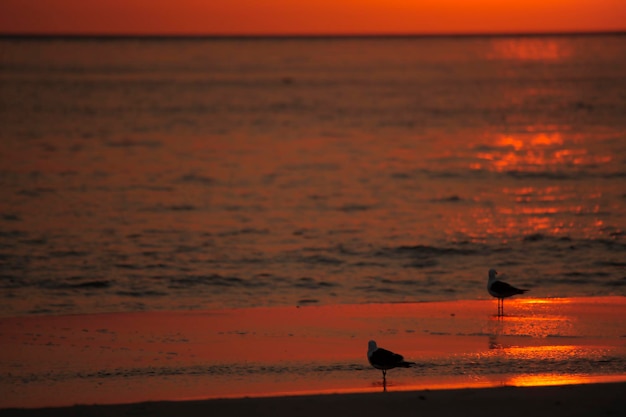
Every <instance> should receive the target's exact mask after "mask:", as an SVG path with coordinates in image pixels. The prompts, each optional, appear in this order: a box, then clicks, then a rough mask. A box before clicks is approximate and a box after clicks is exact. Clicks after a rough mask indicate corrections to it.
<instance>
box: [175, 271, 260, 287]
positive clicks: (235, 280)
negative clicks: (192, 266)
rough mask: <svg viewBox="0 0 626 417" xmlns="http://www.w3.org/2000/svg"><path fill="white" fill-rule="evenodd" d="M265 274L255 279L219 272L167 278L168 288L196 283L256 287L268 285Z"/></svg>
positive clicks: (192, 285)
mask: <svg viewBox="0 0 626 417" xmlns="http://www.w3.org/2000/svg"><path fill="white" fill-rule="evenodd" d="M266 278H267V277H266V276H263V275H256V276H255V279H250V280H246V279H243V278H240V277H235V276H222V275H219V274H212V275H196V276H185V277H181V278H169V288H172V289H176V288H188V287H194V286H198V285H202V286H216V287H245V288H258V287H266V286H268V285H270V282H268V281H266Z"/></svg>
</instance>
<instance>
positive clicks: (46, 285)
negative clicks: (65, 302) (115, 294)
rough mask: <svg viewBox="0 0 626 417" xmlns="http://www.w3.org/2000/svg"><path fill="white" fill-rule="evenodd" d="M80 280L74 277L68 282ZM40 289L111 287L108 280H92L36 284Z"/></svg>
mask: <svg viewBox="0 0 626 417" xmlns="http://www.w3.org/2000/svg"><path fill="white" fill-rule="evenodd" d="M78 279H80V278H77V277H74V278H70V279H69V280H78ZM38 286H39V287H41V288H46V289H50V290H89V289H104V288H110V287H111V286H112V283H111V281H109V280H94V281H80V282H76V283H72V282H67V281H63V282H56V281H42V282H40V283H39V284H38Z"/></svg>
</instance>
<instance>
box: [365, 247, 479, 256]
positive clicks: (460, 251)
mask: <svg viewBox="0 0 626 417" xmlns="http://www.w3.org/2000/svg"><path fill="white" fill-rule="evenodd" d="M477 253H478V250H476V249H465V248H450V247H447V248H439V247H436V246H429V245H415V246H404V245H403V246H397V247H395V248H385V249H382V250H381V251H379V252H378V253H377V255H379V256H394V255H396V256H414V257H428V256H447V255H476V254H477Z"/></svg>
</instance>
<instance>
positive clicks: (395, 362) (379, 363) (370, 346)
mask: <svg viewBox="0 0 626 417" xmlns="http://www.w3.org/2000/svg"><path fill="white" fill-rule="evenodd" d="M367 360H368V361H369V362H370V364H371V365H372V366H373V367H374V368H376V369H380V370H381V371H383V385H386V383H387V371H388V370H389V369H393V368H409V367H411V365H415V362H407V361H405V360H404V357H403V356H402V355H399V354H397V353H393V352H391V351H389V350H387V349H383V348H379V347H378V346H376V342H375V341H373V340H370V341H369V342H368V343H367Z"/></svg>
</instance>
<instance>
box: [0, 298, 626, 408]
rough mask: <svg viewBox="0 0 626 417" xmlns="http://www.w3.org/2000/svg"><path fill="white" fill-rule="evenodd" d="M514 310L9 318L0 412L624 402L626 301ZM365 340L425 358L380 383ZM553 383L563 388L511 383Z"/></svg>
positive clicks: (4, 325)
mask: <svg viewBox="0 0 626 417" xmlns="http://www.w3.org/2000/svg"><path fill="white" fill-rule="evenodd" d="M505 308H506V314H507V315H506V316H505V317H504V318H502V319H499V318H497V317H496V316H495V313H496V311H495V310H496V304H495V301H494V300H466V301H450V302H433V303H398V304H359V305H328V306H300V307H296V306H294V307H280V308H251V309H231V310H208V311H178V312H143V313H120V314H93V315H69V316H24V317H13V318H3V319H0V335H1V343H2V352H3V355H2V358H1V359H0V364H1V369H2V378H1V379H0V391H2V392H3V393H6V395H3V396H2V398H1V399H0V408H4V409H6V408H29V409H42V408H46V407H71V406H74V405H77V404H79V405H94V404H99V405H107V404H111V405H113V404H140V403H146V402H150V404H151V405H143V406H141V407H144V408H145V409H146V410H149V409H150V407H158V408H159V409H161V408H163V410H170V412H171V413H172V414H174V413H175V409H178V407H191V408H192V410H191V411H190V412H189V413H187V415H194V413H200V412H201V410H205V409H206V410H208V409H212V408H214V407H216V408H215V409H216V410H222V411H220V414H228V413H230V412H231V411H232V413H233V414H237V413H238V412H239V411H241V412H243V411H242V410H243V409H240V408H238V407H247V406H249V407H265V406H266V405H267V404H276V403H274V402H273V401H275V400H276V398H282V399H281V400H280V401H279V402H278V404H281V407H282V406H283V405H284V404H287V403H290V404H291V403H293V407H303V408H304V409H306V412H309V411H311V409H310V408H309V406H308V405H307V404H309V403H316V404H317V403H320V401H321V402H322V403H323V402H330V404H334V405H333V407H334V406H336V407H343V406H345V407H348V406H349V404H350V403H352V402H358V403H359V404H366V403H368V402H370V401H371V402H372V408H370V407H367V409H368V410H369V409H376V408H377V407H378V409H379V410H382V409H386V408H388V407H392V406H391V405H389V404H388V402H392V403H393V402H395V401H396V399H398V400H402V401H400V403H402V404H403V405H402V406H403V407H404V406H405V405H404V404H405V401H404V400H407V401H408V400H409V399H413V400H415V398H417V399H419V397H420V396H427V397H428V398H432V399H434V398H440V399H441V401H443V402H444V403H445V402H446V400H445V398H446V396H458V397H459V398H464V399H465V400H466V401H470V402H472V401H473V402H474V403H473V404H474V405H475V406H478V404H479V403H480V401H485V400H484V399H485V398H487V397H489V396H490V395H495V396H496V397H497V398H498V399H501V398H506V396H509V395H510V396H513V397H514V398H515V399H512V400H511V401H513V402H515V401H519V402H520V403H525V402H526V400H524V398H526V393H539V394H536V395H538V396H539V397H540V398H541V397H544V396H545V398H544V400H543V401H552V402H553V403H555V402H559V403H560V404H566V403H569V404H573V403H572V401H574V402H576V404H577V402H582V401H584V397H583V396H581V395H579V394H576V393H574V392H575V391H576V390H583V391H584V392H585V393H586V394H585V395H592V396H593V398H596V397H597V398H598V399H600V398H605V396H607V399H606V401H607V402H606V404H607V407H612V405H611V404H614V403H615V404H617V403H619V402H620V401H621V404H623V399H621V398H618V397H617V396H614V397H611V395H613V394H611V393H614V392H616V391H621V392H623V382H624V381H626V371H625V369H626V368H625V364H626V346H625V343H624V337H625V334H624V329H625V328H626V299H624V298H623V297H595V298H593V297H590V298H567V299H565V298H563V299H532V298H519V299H517V300H509V301H507V303H506V306H505ZM369 339H375V340H377V341H378V343H379V345H380V346H382V347H386V348H389V349H391V350H394V351H397V352H399V353H401V354H403V355H404V356H405V358H406V359H408V360H411V361H414V362H416V365H415V366H414V367H413V368H410V369H395V370H391V371H389V373H388V376H387V384H386V386H385V387H384V386H383V384H382V376H381V373H380V371H377V370H375V369H373V368H372V367H371V366H370V365H369V364H368V363H367V359H366V355H365V353H366V349H367V341H368V340H369ZM604 383H617V384H609V385H604ZM550 385H551V386H555V385H556V386H560V385H568V387H567V388H562V389H560V388H559V389H557V388H551V389H548V388H545V389H544V388H542V389H536V390H535V389H531V390H526V388H524V389H523V390H522V389H512V388H510V387H537V386H550ZM578 385H580V387H575V386H578ZM468 388H473V389H476V390H475V391H474V390H471V391H467V389H468ZM484 388H489V389H486V390H484ZM385 389H386V391H387V392H386V393H385V394H387V395H386V396H378V395H377V394H379V393H382V392H383V391H384V390H385ZM459 389H460V391H459ZM425 392H428V394H424V393H425ZM469 393H471V394H469ZM489 393H497V394H489ZM546 393H550V394H546ZM336 394H339V395H336ZM533 395H535V394H533ZM485 396H486V397H485ZM246 397H248V399H244V398H246ZM555 398H556V399H555ZM569 398H573V399H574V400H570V399H569ZM611 398H613V399H611ZM218 399H220V400H219V401H214V400H218ZM226 399H229V400H226ZM313 399H319V401H313ZM206 400H209V401H208V402H206ZM162 401H173V402H172V403H167V405H165V406H163V407H161V406H160V405H156V404H155V402H162ZM197 401H200V402H197ZM416 402H417V403H418V404H420V406H423V405H424V404H426V403H428V404H431V402H424V401H416ZM432 403H434V401H433V402H432ZM264 404H265V405H264ZM342 404H343V405H342ZM470 406H471V405H469V404H468V407H470ZM128 407H130V408H128ZM133 407H139V406H138V405H135V406H130V405H128V406H124V408H123V409H124V410H127V411H128V412H130V411H129V410H131V408H133ZM146 407H147V408H146ZM220 407H224V408H223V409H221V408H220ZM268 407H270V406H268ZM290 407H291V406H290ZM428 407H431V406H430V405H429V406H428ZM432 407H435V406H434V405H433V406H432ZM481 407H483V406H482V405H481ZM575 408H576V409H583V408H582V405H581V406H580V407H579V406H576V407H575ZM339 409H340V408H338V410H339ZM435 409H436V407H435V408H433V409H432V410H435ZM481 409H482V408H481ZM521 409H522V408H520V407H515V410H516V411H517V410H521ZM72 410H74V411H76V410H77V409H72ZM96 410H98V411H96ZM116 410H117V409H115V408H100V407H98V408H96V409H94V410H92V411H93V412H94V413H101V412H102V413H104V414H103V415H107V413H108V412H113V413H115V414H117V413H118V411H119V410H117V411H116ZM271 410H275V409H274V408H271ZM65 411H67V412H70V411H69V410H65ZM50 412H51V411H50ZM83 412H86V411H85V410H84V409H81V411H80V414H83ZM124 412H126V411H124ZM132 412H133V413H134V412H135V411H132ZM150 414H152V413H150V412H147V414H145V415H150ZM254 414H256V415H261V414H259V413H257V412H255V413H254ZM268 414H273V412H272V413H269V412H268ZM97 415H100V414H97ZM303 415H304V414H303ZM337 415H339V411H338V412H337Z"/></svg>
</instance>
